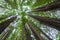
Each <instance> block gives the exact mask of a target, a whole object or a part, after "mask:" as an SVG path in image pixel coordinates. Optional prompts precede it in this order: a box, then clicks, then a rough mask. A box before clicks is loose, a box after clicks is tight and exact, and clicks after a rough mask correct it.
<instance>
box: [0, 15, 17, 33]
mask: <svg viewBox="0 0 60 40" xmlns="http://www.w3.org/2000/svg"><path fill="white" fill-rule="evenodd" d="M16 18H17V16H14V17H12V18H10V19H8V20H6V21H4V22H2V23H0V34H1V33H2V32H3V31H4V29H5V28H7V27H8V26H9V24H10V23H11V22H13V21H14V20H15V19H16Z"/></svg>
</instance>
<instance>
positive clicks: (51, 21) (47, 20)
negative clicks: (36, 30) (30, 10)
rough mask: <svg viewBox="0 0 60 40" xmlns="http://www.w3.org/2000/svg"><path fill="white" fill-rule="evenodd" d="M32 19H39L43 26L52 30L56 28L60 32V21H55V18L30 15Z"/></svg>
mask: <svg viewBox="0 0 60 40" xmlns="http://www.w3.org/2000/svg"><path fill="white" fill-rule="evenodd" d="M29 16H31V17H32V18H35V19H37V20H38V21H40V22H42V23H43V24H46V25H49V26H50V27H52V28H55V29H57V30H59V31H60V21H59V19H56V20H55V19H53V18H47V17H41V16H34V15H29Z"/></svg>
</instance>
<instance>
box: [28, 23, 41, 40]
mask: <svg viewBox="0 0 60 40" xmlns="http://www.w3.org/2000/svg"><path fill="white" fill-rule="evenodd" d="M28 25H29V27H30V29H31V31H32V32H33V35H34V36H35V38H36V40H42V37H41V36H40V35H39V33H38V32H37V31H36V30H35V29H34V28H33V26H32V25H31V24H30V23H28Z"/></svg>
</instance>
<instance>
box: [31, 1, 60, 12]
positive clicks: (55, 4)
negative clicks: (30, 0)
mask: <svg viewBox="0 0 60 40" xmlns="http://www.w3.org/2000/svg"><path fill="white" fill-rule="evenodd" d="M55 9H60V0H55V1H54V2H52V3H49V4H47V5H45V6H42V7H38V8H36V9H33V11H32V12H38V11H49V10H55Z"/></svg>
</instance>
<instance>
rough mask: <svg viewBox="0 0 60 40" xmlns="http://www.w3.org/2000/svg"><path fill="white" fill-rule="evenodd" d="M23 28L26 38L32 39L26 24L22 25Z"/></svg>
mask: <svg viewBox="0 0 60 40" xmlns="http://www.w3.org/2000/svg"><path fill="white" fill-rule="evenodd" d="M24 29H25V33H26V40H32V37H31V34H30V33H29V30H28V29H27V26H24Z"/></svg>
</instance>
